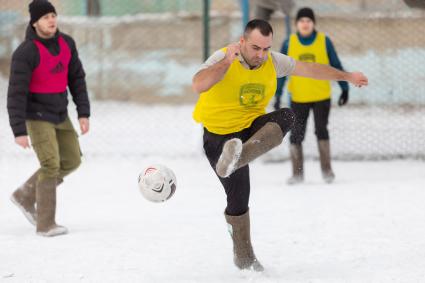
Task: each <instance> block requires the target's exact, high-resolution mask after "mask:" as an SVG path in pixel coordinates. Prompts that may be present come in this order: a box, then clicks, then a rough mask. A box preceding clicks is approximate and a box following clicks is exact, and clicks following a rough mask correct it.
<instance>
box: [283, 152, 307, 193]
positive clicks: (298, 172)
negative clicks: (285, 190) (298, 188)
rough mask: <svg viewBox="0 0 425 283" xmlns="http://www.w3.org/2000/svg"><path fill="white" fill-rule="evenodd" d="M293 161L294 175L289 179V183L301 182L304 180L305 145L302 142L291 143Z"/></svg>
mask: <svg viewBox="0 0 425 283" xmlns="http://www.w3.org/2000/svg"><path fill="white" fill-rule="evenodd" d="M289 152H290V154H291V162H292V177H291V178H289V179H288V181H287V183H288V184H289V185H294V184H299V183H301V182H303V181H304V156H303V147H302V145H300V144H291V147H290V150H289Z"/></svg>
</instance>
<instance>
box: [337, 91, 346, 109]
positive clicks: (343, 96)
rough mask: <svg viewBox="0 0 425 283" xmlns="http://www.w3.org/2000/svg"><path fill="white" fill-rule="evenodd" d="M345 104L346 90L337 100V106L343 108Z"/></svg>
mask: <svg viewBox="0 0 425 283" xmlns="http://www.w3.org/2000/svg"><path fill="white" fill-rule="evenodd" d="M347 102H348V90H343V91H342V93H341V95H340V97H339V99H338V105H339V106H343V105H345V104H347Z"/></svg>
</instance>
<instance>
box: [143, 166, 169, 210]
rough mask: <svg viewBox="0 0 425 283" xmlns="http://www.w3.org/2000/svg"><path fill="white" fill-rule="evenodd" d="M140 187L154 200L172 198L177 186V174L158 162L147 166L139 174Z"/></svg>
mask: <svg viewBox="0 0 425 283" xmlns="http://www.w3.org/2000/svg"><path fill="white" fill-rule="evenodd" d="M138 183H139V189H140V192H141V193H142V195H143V196H144V197H145V198H146V199H147V200H150V201H152V202H163V201H166V200H168V199H170V198H171V197H172V196H173V194H174V192H175V191H176V187H177V180H176V175H175V174H174V172H173V171H172V170H171V169H170V168H168V167H167V166H164V165H160V164H156V165H151V166H148V167H147V168H145V169H144V170H143V171H142V173H140V175H139V179H138Z"/></svg>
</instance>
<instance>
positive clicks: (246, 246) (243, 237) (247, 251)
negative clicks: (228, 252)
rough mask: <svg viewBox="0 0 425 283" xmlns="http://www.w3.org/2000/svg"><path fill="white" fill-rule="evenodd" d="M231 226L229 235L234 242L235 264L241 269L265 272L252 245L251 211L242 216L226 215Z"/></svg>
mask: <svg viewBox="0 0 425 283" xmlns="http://www.w3.org/2000/svg"><path fill="white" fill-rule="evenodd" d="M224 216H225V217H226V221H227V223H228V224H229V233H230V236H231V237H232V240H233V262H234V263H235V265H236V266H237V267H238V268H239V269H250V270H254V271H264V267H263V266H262V265H261V263H260V262H259V261H258V260H257V258H256V257H255V254H254V251H253V249H252V245H251V235H250V221H249V211H247V212H245V214H242V215H240V216H230V215H227V214H226V213H224Z"/></svg>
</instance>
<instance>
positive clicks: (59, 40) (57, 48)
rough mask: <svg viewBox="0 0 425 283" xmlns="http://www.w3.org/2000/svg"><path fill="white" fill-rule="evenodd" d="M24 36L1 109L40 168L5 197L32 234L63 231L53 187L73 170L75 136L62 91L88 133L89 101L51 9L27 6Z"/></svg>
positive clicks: (41, 3) (77, 158)
mask: <svg viewBox="0 0 425 283" xmlns="http://www.w3.org/2000/svg"><path fill="white" fill-rule="evenodd" d="M29 13H30V17H31V18H30V23H29V25H28V28H27V31H26V37H25V40H24V42H22V43H21V44H20V45H19V46H18V48H17V49H16V50H15V52H14V53H13V56H12V63H11V70H10V78H9V89H8V94H7V110H8V113H9V121H10V126H11V128H12V131H13V134H14V136H15V142H16V144H18V145H19V146H21V147H22V148H24V149H25V148H30V140H31V145H32V148H33V149H34V152H35V153H36V155H37V158H38V161H39V163H40V168H39V169H38V170H36V171H35V173H34V174H32V176H31V177H30V178H29V179H28V180H27V181H26V182H25V183H23V184H22V185H21V186H20V187H19V188H18V189H16V190H15V191H14V192H13V194H12V196H11V200H12V202H13V203H14V204H16V206H17V207H18V208H19V209H20V210H21V211H22V212H23V213H24V215H25V217H26V218H27V219H28V220H29V222H30V223H31V224H34V225H35V226H36V231H37V234H38V235H41V236H56V235H62V234H66V233H67V232H68V230H67V228H65V227H64V226H60V225H57V224H56V221H55V214H56V187H57V185H59V184H60V183H62V182H63V178H64V177H65V176H67V175H68V174H70V173H71V172H72V171H74V170H75V169H77V168H78V166H79V165H80V163H81V150H80V145H79V142H78V134H77V132H76V131H75V130H74V127H73V125H72V123H71V120H70V119H69V117H68V110H67V107H68V90H69V92H70V93H71V95H72V100H73V101H74V103H75V105H76V106H77V113H78V122H79V125H80V129H81V134H83V135H84V134H86V133H87V132H88V131H89V128H90V127H89V125H90V124H89V117H90V103H89V99H88V94H87V86H86V80H85V72H84V69H83V65H82V63H81V61H80V59H79V56H78V51H77V47H76V44H75V41H74V40H73V39H72V38H71V37H70V36H69V35H67V34H64V33H62V32H60V31H59V30H58V26H57V13H56V9H55V7H54V6H53V5H52V4H51V3H50V2H49V1H47V0H33V1H32V2H31V3H30V4H29Z"/></svg>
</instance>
